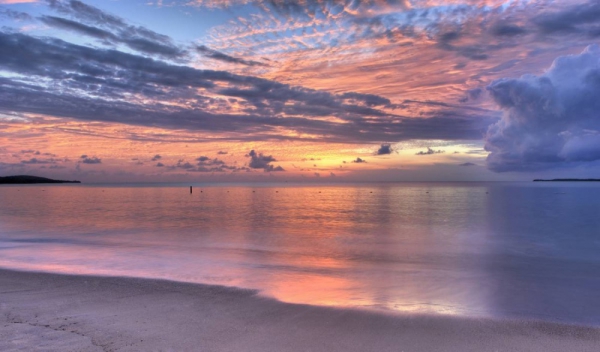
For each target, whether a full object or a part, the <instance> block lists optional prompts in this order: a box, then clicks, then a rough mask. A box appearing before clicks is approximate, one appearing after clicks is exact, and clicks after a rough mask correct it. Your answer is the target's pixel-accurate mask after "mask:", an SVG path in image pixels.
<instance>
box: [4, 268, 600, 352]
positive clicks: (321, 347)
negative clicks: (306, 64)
mask: <svg viewBox="0 0 600 352" xmlns="http://www.w3.org/2000/svg"><path fill="white" fill-rule="evenodd" d="M0 313H1V317H0V351H35V350H40V351H406V352H409V351H598V346H600V328H592V327H581V326H572V325H562V324H556V323H548V322H531V321H504V320H502V321H499V320H489V319H470V318H459V317H449V316H423V315H399V314H384V313H376V312H369V311H362V310H355V309H336V308H327V307H315V306H307V305H296V304H287V303H282V302H278V301H276V300H272V299H268V298H264V297H261V296H259V295H257V293H256V292H254V291H249V290H241V289H234V288H226V287H220V286H209V285H198V284H188V283H179V282H171V281H162V280H147V279H135V278H112V277H91V276H67V275H55V274H45V273H30V272H18V271H9V270H0Z"/></svg>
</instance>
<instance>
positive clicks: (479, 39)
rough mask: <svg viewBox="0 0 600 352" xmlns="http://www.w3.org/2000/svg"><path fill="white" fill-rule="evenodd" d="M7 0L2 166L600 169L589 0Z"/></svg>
mask: <svg viewBox="0 0 600 352" xmlns="http://www.w3.org/2000/svg"><path fill="white" fill-rule="evenodd" d="M0 4H1V5H0V23H1V25H2V26H1V29H0V176H5V175H17V174H32V175H38V176H46V177H52V178H60V179H78V180H82V181H84V182H153V181H157V182H163V181H182V182H183V181H185V182H187V181H229V182H244V181H283V180H289V181H307V182H308V181H419V180H424V181H455V180H465V181H472V180H481V181H485V180H530V179H532V178H554V177H596V178H600V47H599V46H597V44H598V43H599V42H600V1H575V0H574V1H549V0H532V1H527V0H513V1H500V0H486V1H483V0H482V1H475V0H453V1H452V0H423V1H417V0H223V1H217V0H158V1H154V0H94V1H88V0H85V1H78V0H71V1H59V0H47V1H43V0H38V1H35V0H0Z"/></svg>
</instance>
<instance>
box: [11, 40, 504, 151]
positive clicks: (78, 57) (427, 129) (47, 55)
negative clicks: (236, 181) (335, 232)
mask: <svg viewBox="0 0 600 352" xmlns="http://www.w3.org/2000/svg"><path fill="white" fill-rule="evenodd" d="M0 69H2V70H4V71H7V72H10V73H13V74H18V75H20V76H22V77H26V78H24V79H19V80H16V79H11V78H6V77H0V87H1V88H2V94H0V111H7V112H11V113H12V112H21V113H43V114H48V115H52V116H57V117H69V118H76V119H80V120H88V121H89V120H91V121H106V122H119V123H126V124H133V125H142V126H156V127H162V128H173V129H188V130H205V131H213V132H230V133H235V134H237V135H238V136H243V135H244V136H246V138H253V139H269V138H273V139H282V138H285V139H294V138H299V137H293V136H290V137H283V134H282V133H281V130H282V129H284V130H288V131H291V132H298V133H289V134H287V135H298V134H307V135H313V136H323V137H324V138H327V140H329V141H354V142H356V141H372V140H379V141H386V140H388V141H396V142H397V141H403V140H410V139H432V138H433V139H444V140H447V139H478V138H480V136H481V134H482V131H484V130H485V128H486V127H487V126H488V125H489V124H490V123H491V122H494V121H495V120H496V119H495V118H493V117H486V116H485V115H483V114H482V111H476V113H475V114H473V113H472V112H469V111H464V110H463V111H459V110H456V111H454V110H453V109H452V108H451V107H448V108H447V109H448V110H447V111H445V112H437V113H436V114H435V115H433V116H426V117H410V116H400V115H395V114H392V113H389V112H386V111H383V110H379V109H376V108H374V107H373V106H376V104H387V102H388V100H386V99H385V98H380V99H378V98H377V97H376V96H374V95H368V94H358V93H352V94H351V95H350V96H348V95H344V94H333V93H329V92H325V91H319V90H314V89H308V88H304V87H299V86H290V85H287V84H283V83H279V82H275V81H271V80H267V79H263V78H259V77H253V76H242V75H236V74H232V73H229V72H225V71H212V70H199V69H195V68H193V67H188V66H181V65H171V64H168V63H166V62H163V61H158V60H153V59H150V58H147V57H143V56H139V55H133V54H128V53H124V52H120V51H116V50H110V49H98V48H92V47H86V46H80V45H75V44H70V43H67V42H64V41H61V40H58V39H49V38H36V37H32V36H29V35H26V34H22V33H3V32H0ZM49 82H51V83H52V84H55V85H56V86H58V87H60V90H48V89H46V87H47V85H48V84H49ZM223 86H226V87H227V88H223ZM202 91H203V92H205V94H206V95H202V94H201V93H199V92H202ZM131 94H134V95H136V96H138V97H140V98H142V97H144V98H145V99H147V100H148V102H147V103H144V104H141V103H138V102H136V101H132V100H131V99H129V97H130V96H131ZM212 95H218V96H228V97H232V98H236V99H238V103H236V104H235V105H236V106H239V105H241V104H243V106H244V108H243V110H238V111H236V110H235V107H234V106H232V104H234V103H231V101H230V99H221V98H215V97H212ZM138 101H140V100H138ZM171 101H177V102H178V103H177V104H175V105H173V104H170V102H171ZM153 102H154V103H153ZM181 105H185V107H178V106H181ZM444 108H446V107H444ZM323 117H336V118H337V119H338V120H339V121H341V122H336V121H332V120H325V119H323ZM244 132H252V134H251V137H248V135H247V134H246V133H244ZM261 135H262V136H261ZM239 138H244V137H239Z"/></svg>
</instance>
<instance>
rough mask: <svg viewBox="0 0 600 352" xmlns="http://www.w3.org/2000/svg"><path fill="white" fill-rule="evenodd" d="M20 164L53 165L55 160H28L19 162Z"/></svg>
mask: <svg viewBox="0 0 600 352" xmlns="http://www.w3.org/2000/svg"><path fill="white" fill-rule="evenodd" d="M21 163H22V164H55V163H56V160H54V159H38V158H31V159H29V160H21Z"/></svg>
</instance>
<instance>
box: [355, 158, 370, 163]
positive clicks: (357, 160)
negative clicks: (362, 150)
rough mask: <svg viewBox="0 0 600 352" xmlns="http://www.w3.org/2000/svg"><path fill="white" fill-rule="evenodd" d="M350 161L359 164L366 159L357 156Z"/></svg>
mask: <svg viewBox="0 0 600 352" xmlns="http://www.w3.org/2000/svg"><path fill="white" fill-rule="evenodd" d="M352 162H353V163H357V164H360V163H366V162H367V161H366V160H364V159H361V158H358V157H357V158H356V159H354V160H352Z"/></svg>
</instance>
